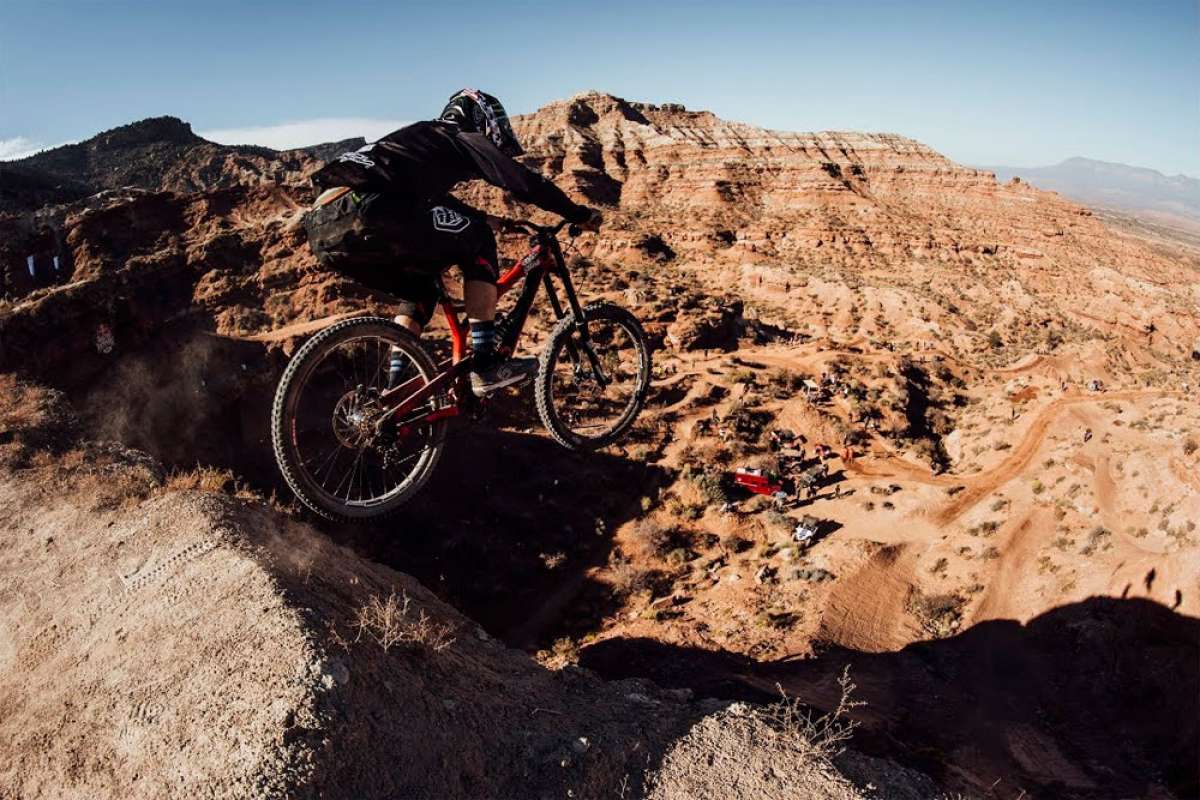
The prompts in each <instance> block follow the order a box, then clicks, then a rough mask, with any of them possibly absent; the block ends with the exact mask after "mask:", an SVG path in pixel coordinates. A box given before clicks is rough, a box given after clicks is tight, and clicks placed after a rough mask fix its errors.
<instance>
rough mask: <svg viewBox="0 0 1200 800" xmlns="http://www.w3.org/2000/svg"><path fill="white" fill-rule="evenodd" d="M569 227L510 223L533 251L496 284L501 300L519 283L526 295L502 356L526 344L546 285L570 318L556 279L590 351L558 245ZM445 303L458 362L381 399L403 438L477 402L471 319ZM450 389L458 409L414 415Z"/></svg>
mask: <svg viewBox="0 0 1200 800" xmlns="http://www.w3.org/2000/svg"><path fill="white" fill-rule="evenodd" d="M565 224H566V223H565V222H562V223H559V224H558V225H556V226H552V227H542V226H536V225H533V224H532V223H528V222H521V221H509V222H507V223H506V225H507V226H508V227H509V228H510V229H516V230H522V231H526V232H528V233H530V234H531V245H532V247H531V249H530V251H529V253H528V254H526V255H525V257H524V258H522V259H521V260H520V261H518V262H517V263H516V264H514V265H513V266H512V267H511V268H510V269H509V270H508V271H507V272H505V273H504V274H503V275H502V276H500V278H499V279H498V280H497V281H496V294H497V296H498V297H503V296H504V295H505V294H507V293H508V292H509V291H510V290H512V289H513V288H515V287H516V285H517V283H518V282H522V283H523V286H522V289H521V295H520V297H518V298H517V302H516V305H515V306H514V307H513V309H512V311H511V312H510V314H509V315H508V318H507V321H506V324H505V333H504V336H503V338H502V339H501V341H500V342H499V344H498V345H497V349H498V350H499V351H500V352H501V353H506V354H507V353H512V352H513V351H514V350H515V349H516V345H517V341H518V340H519V339H520V336H521V333H522V331H523V330H524V328H525V321H526V320H527V319H528V317H529V310H530V308H531V307H532V306H533V301H534V299H535V298H536V296H537V293H538V291H539V289H540V288H541V287H543V286H544V287H545V289H546V293H547V295H548V297H549V298H550V305H551V307H552V308H553V309H554V314H555V316H556V317H557V318H558V319H562V318H563V316H565V314H566V311H565V310H564V308H563V305H562V303H561V302H560V301H559V298H558V294H557V293H556V292H555V289H554V285H553V283H552V282H551V280H550V276H551V275H555V276H557V277H558V278H559V280H560V281H561V283H562V285H563V290H564V291H565V293H566V295H567V303H568V305H569V307H570V309H571V312H572V313H573V314H574V315H575V319H576V325H577V326H578V329H579V331H580V334H581V341H582V342H583V343H584V344H585V347H586V346H587V345H586V343H587V341H588V336H587V321H586V320H585V319H584V314H583V309H582V308H581V307H580V305H579V299H578V297H577V296H576V294H575V286H574V284H573V283H572V281H571V275H570V273H569V272H568V271H567V267H566V261H565V259H564V258H563V253H562V247H561V246H560V245H559V243H558V232H559V231H560V230H562V228H563V226H564V225H565ZM569 232H570V234H571V235H572V236H574V235H577V234H578V232H579V231H578V229H577V228H576V227H575V226H571V229H570V231H569ZM439 304H440V305H441V307H442V313H443V314H444V315H445V317H446V324H447V325H448V326H449V328H450V338H451V341H452V353H453V355H452V357H451V358H449V359H447V360H446V361H443V362H442V363H441V364H439V365H438V366H439V372H438V374H437V375H436V376H435V377H434V378H433V380H431V381H429V382H428V383H422V381H424V378H423V377H422V376H419V375H418V376H416V377H413V378H410V379H409V380H407V381H405V382H404V383H402V384H400V385H399V386H395V387H393V388H391V389H388V390H387V391H385V392H383V393H382V395H380V400H381V401H382V403H383V405H384V407H385V408H389V411H388V412H387V413H386V414H384V415H383V416H382V418H381V419H380V420H379V422H378V423H377V424H379V425H383V424H385V423H386V422H388V421H389V420H392V419H397V420H402V422H401V423H400V424H399V426H398V427H397V432H398V433H400V434H401V435H403V434H404V433H407V432H408V431H409V430H411V428H412V427H413V426H415V425H419V424H427V423H430V422H434V421H437V420H440V419H445V418H447V417H454V416H458V415H459V414H460V413H462V409H463V405H464V403H465V402H467V398H473V397H474V395H472V394H471V391H470V389H469V387H468V386H467V385H466V376H467V373H468V372H469V371H470V367H471V360H470V357H469V354H468V352H467V331H468V321H467V319H466V315H465V313H464V314H463V315H462V316H461V317H460V316H459V314H458V308H457V306H456V304H455V303H454V301H452V300H451V299H450V298H449V297H448V296H447V295H446V293H445V291H444V290H443V292H442V297H441V300H440V301H439ZM588 350H590V348H588ZM588 356H589V359H590V360H592V361H593V366H594V367H595V368H596V369H597V370H598V369H599V364H598V363H595V354H594V353H591V352H589V353H588ZM447 385H452V386H454V387H455V389H456V391H455V399H456V403H455V405H452V406H446V407H443V408H439V409H434V410H427V411H425V412H424V413H421V414H418V415H417V416H412V417H410V416H409V415H410V414H411V413H412V412H413V411H415V410H416V409H417V408H418V406H420V405H421V404H423V403H424V402H425V401H426V400H428V399H429V397H430V396H432V395H434V394H436V393H438V392H440V391H442V390H443V389H445V388H446V387H447Z"/></svg>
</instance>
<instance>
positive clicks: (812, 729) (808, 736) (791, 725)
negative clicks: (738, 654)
mask: <svg viewBox="0 0 1200 800" xmlns="http://www.w3.org/2000/svg"><path fill="white" fill-rule="evenodd" d="M789 621H791V620H790V618H789ZM838 686H839V687H840V688H841V697H840V699H839V700H838V704H837V706H836V707H835V708H834V709H833V710H832V711H830V712H828V713H826V714H816V713H815V712H814V711H812V710H810V709H809V708H807V707H806V706H805V705H804V704H803V703H801V702H800V701H799V700H798V699H797V698H795V697H788V695H787V693H786V692H784V691H783V687H782V686H779V685H778V684H777V685H776V688H777V689H778V690H779V695H780V699H779V700H778V701H777V702H775V703H772V704H771V705H769V706H767V707H766V708H764V709H762V710H761V711H759V712H757V713H758V714H760V719H762V720H763V721H764V722H766V723H767V726H768V727H769V729H770V730H771V731H772V732H773V733H774V734H775V735H776V736H778V737H779V738H780V739H781V740H782V741H783V742H785V743H787V744H788V745H790V746H791V747H793V748H795V749H796V750H797V751H799V752H802V753H804V754H806V755H808V756H815V757H817V758H818V759H820V760H822V761H824V762H826V763H827V764H828V763H830V762H831V760H832V759H833V758H835V757H837V756H839V755H841V753H842V752H843V751H844V750H845V744H846V742H848V741H849V740H850V738H851V737H852V736H853V735H854V729H855V728H856V727H857V726H858V723H857V722H855V721H853V720H851V719H850V714H851V712H852V711H853V710H854V709H855V708H858V707H859V706H863V705H866V704H865V703H864V702H863V701H861V700H855V699H854V690H855V689H857V688H858V687H857V686H855V684H854V682H853V681H852V680H851V679H850V667H849V666H847V667H845V668H844V669H843V670H842V674H841V677H840V678H838Z"/></svg>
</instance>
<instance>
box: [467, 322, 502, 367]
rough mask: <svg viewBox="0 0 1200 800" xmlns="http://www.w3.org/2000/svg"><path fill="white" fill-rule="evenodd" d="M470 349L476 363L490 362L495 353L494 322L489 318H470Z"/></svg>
mask: <svg viewBox="0 0 1200 800" xmlns="http://www.w3.org/2000/svg"><path fill="white" fill-rule="evenodd" d="M471 349H472V350H473V351H475V361H476V363H478V364H486V363H488V362H490V361H491V360H492V359H493V358H494V357H495V355H496V323H495V322H492V321H491V320H476V319H473V320H471Z"/></svg>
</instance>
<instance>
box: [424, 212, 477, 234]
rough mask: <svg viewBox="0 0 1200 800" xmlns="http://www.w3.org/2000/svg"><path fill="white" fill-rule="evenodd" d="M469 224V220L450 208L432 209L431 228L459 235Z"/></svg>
mask: <svg viewBox="0 0 1200 800" xmlns="http://www.w3.org/2000/svg"><path fill="white" fill-rule="evenodd" d="M470 224H471V220H469V219H467V218H466V217H464V216H463V215H462V214H460V213H458V212H457V211H455V210H454V209H452V208H446V207H445V206H434V207H433V227H434V228H435V229H437V230H439V231H446V232H447V233H461V232H462V231H464V230H466V229H467V226H468V225H470Z"/></svg>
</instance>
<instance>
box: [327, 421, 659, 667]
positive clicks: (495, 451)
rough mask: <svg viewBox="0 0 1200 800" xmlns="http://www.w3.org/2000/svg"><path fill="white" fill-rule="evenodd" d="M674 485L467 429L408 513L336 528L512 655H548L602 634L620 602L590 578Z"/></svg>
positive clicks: (654, 471)
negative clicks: (597, 624) (654, 493)
mask: <svg viewBox="0 0 1200 800" xmlns="http://www.w3.org/2000/svg"><path fill="white" fill-rule="evenodd" d="M510 421H511V420H510V419H505V422H510ZM664 477H665V473H664V471H663V470H662V469H660V468H658V467H655V466H652V465H647V464H644V463H641V462H634V461H630V460H628V459H625V458H622V457H620V456H617V455H613V454H611V453H604V452H602V453H573V452H570V451H568V450H565V449H564V448H562V447H560V446H559V445H557V444H555V443H554V442H553V441H551V440H549V439H547V438H546V437H544V436H538V435H533V434H522V433H513V432H509V431H501V430H496V429H494V428H489V427H486V426H485V425H481V424H466V423H464V424H463V426H459V427H456V428H452V429H451V433H450V434H449V436H448V437H447V442H446V451H445V453H444V455H443V456H442V461H441V463H440V464H439V465H438V469H437V471H436V472H435V474H434V476H433V478H432V479H431V480H430V482H429V485H427V486H426V487H425V489H424V490H422V492H421V493H420V494H419V495H418V496H417V497H416V498H414V500H413V501H412V502H411V503H410V504H409V505H408V506H406V507H405V509H404V511H403V512H402V513H401V514H398V515H397V516H396V517H395V518H393V519H391V520H387V521H384V522H383V523H381V524H378V525H374V526H361V525H346V526H337V527H336V528H334V527H332V526H327V529H328V530H330V533H331V534H332V535H333V536H334V537H335V538H336V539H337V540H338V541H340V542H342V543H345V544H349V545H351V546H352V547H354V548H355V549H356V550H357V551H359V552H360V553H361V554H362V555H364V556H366V557H367V558H369V559H371V560H373V561H378V562H380V563H383V564H386V565H388V566H391V567H394V568H395V569H399V570H402V571H404V572H407V573H409V574H411V575H414V576H416V577H417V578H419V579H420V580H421V581H422V583H424V584H425V585H426V586H428V587H430V588H431V589H433V590H434V591H435V592H437V593H438V595H439V596H441V597H442V598H443V599H445V600H447V601H448V602H450V603H451V604H452V605H454V606H455V607H457V608H459V609H461V610H462V611H463V612H464V613H465V614H467V615H468V616H470V617H471V618H473V619H474V620H476V621H477V622H479V623H480V624H481V625H483V627H484V628H485V629H487V630H488V631H490V632H491V633H492V634H493V635H495V636H497V637H499V638H501V639H503V640H504V641H505V642H507V643H508V644H509V645H510V646H514V647H522V648H533V647H544V646H547V645H549V644H551V643H552V642H553V641H554V639H555V638H557V637H558V636H561V635H564V634H567V633H575V632H582V631H585V630H588V631H590V630H592V629H594V621H595V620H596V619H599V618H602V617H603V616H604V615H605V614H607V613H609V612H610V611H611V610H612V609H613V603H614V602H615V600H614V598H613V596H612V592H611V591H609V589H608V587H607V586H602V585H600V584H598V583H596V582H595V581H594V580H592V579H591V578H590V577H588V575H587V572H588V570H589V569H591V568H592V567H596V566H600V565H603V564H604V563H606V562H607V560H608V557H609V553H610V551H611V549H612V535H613V531H614V530H615V529H616V528H617V527H618V526H619V525H621V524H622V523H624V522H626V521H627V520H629V519H632V518H633V517H635V516H638V515H640V514H641V507H640V501H641V498H642V496H643V495H645V494H647V493H648V492H650V490H651V487H652V486H654V485H655V484H656V483H658V482H660V481H662V480H663V479H664Z"/></svg>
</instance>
